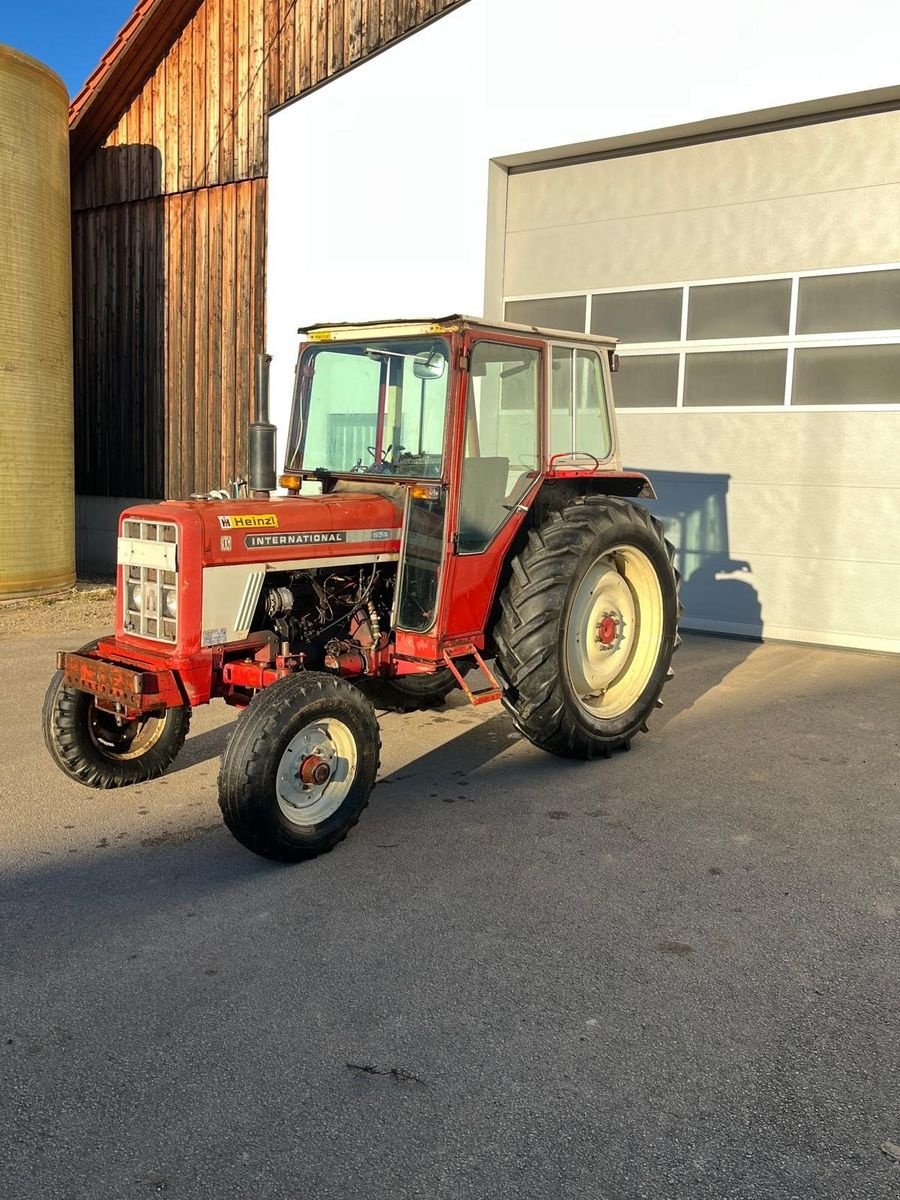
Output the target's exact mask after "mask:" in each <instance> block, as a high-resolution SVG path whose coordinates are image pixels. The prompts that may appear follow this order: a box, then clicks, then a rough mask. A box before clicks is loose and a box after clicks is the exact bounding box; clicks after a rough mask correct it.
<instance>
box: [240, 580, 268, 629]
mask: <svg viewBox="0 0 900 1200" xmlns="http://www.w3.org/2000/svg"><path fill="white" fill-rule="evenodd" d="M265 577H266V573H265V571H253V572H252V574H250V575H248V576H247V586H246V587H245V588H244V594H243V596H242V597H241V603H240V606H239V607H238V611H237V616H236V617H235V619H234V630H235V634H236V635H238V636H240V635H241V634H244V633H249V632H250V622H251V621H252V620H253V614H254V613H255V612H256V602H257V601H258V600H259V593H260V592H261V591H262V585H263V580H264V579H265Z"/></svg>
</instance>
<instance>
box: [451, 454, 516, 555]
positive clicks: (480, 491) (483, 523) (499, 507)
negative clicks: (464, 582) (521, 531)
mask: <svg viewBox="0 0 900 1200" xmlns="http://www.w3.org/2000/svg"><path fill="white" fill-rule="evenodd" d="M508 481H509V459H508V458H500V457H496V458H467V459H465V460H464V462H463V473H462V502H461V504H460V509H459V548H460V550H461V551H462V552H463V553H467V552H468V553H472V552H478V551H479V550H484V548H485V547H486V546H487V544H488V542H489V541H490V540H491V537H492V536H493V534H494V531H495V530H496V529H497V528H499V526H500V524H501V523H502V522H503V520H504V518H505V517H506V516H507V515H508V514H507V512H506V509H505V508H504V507H503V504H504V502H505V500H506V489H507V485H508Z"/></svg>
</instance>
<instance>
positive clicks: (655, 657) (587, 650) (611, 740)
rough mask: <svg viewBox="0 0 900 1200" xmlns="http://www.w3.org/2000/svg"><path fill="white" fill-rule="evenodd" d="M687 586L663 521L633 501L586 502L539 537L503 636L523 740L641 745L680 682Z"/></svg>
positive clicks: (581, 752)
mask: <svg viewBox="0 0 900 1200" xmlns="http://www.w3.org/2000/svg"><path fill="white" fill-rule="evenodd" d="M678 582H679V580H678V573H677V571H676V570H675V566H674V550H673V549H672V546H671V545H670V544H669V542H667V541H666V539H665V536H664V534H663V529H662V525H661V523H660V522H659V521H658V520H656V518H655V517H652V516H651V515H650V514H649V513H648V512H647V511H646V509H644V508H642V507H640V506H639V505H637V504H633V503H632V502H631V501H628V500H623V499H620V498H618V497H615V496H596V497H594V496H588V497H584V498H582V499H580V500H578V501H576V502H575V503H574V504H570V505H568V506H567V507H566V508H565V509H563V511H562V512H559V513H553V514H552V515H551V516H550V518H549V519H548V520H547V522H546V523H545V524H544V525H543V526H542V527H541V528H540V529H539V530H535V531H533V532H532V533H531V534H530V535H529V540H528V544H527V545H526V547H525V549H524V550H523V551H522V553H521V554H520V555H519V556H518V558H517V559H516V560H515V561H514V563H513V571H512V577H511V580H510V583H509V585H508V587H507V589H506V591H505V593H504V595H503V597H502V616H501V619H500V622H499V624H498V627H497V629H496V631H495V638H496V642H497V650H498V653H497V664H498V666H499V668H500V671H501V673H502V674H503V676H504V677H505V679H506V681H507V684H508V687H507V690H506V693H505V696H504V701H505V703H506V705H507V707H508V708H509V709H510V710H511V711H512V713H513V716H514V718H515V722H516V726H517V728H518V729H519V730H520V732H522V733H523V734H524V735H525V736H526V737H527V738H528V739H529V740H530V741H532V742H533V743H534V744H535V745H536V746H539V747H541V748H542V749H544V750H549V751H550V752H551V753H553V754H559V755H563V756H565V757H570V758H592V757H594V755H596V754H603V755H608V754H610V753H611V752H612V750H614V749H616V748H618V747H624V748H627V747H628V746H630V744H631V739H632V738H633V737H634V735H635V734H636V733H637V732H638V731H639V730H641V729H644V728H645V727H646V722H647V719H648V717H649V715H650V714H651V713H652V711H653V709H654V707H656V705H657V704H658V702H659V694H660V692H661V691H662V688H663V685H664V684H665V682H666V680H667V678H668V677H669V675H670V673H671V672H670V670H669V664H670V661H671V658H672V653H673V651H674V650H675V648H676V647H677V645H678V640H679V639H678V628H677V627H678V616H679V612H680V608H679V603H678Z"/></svg>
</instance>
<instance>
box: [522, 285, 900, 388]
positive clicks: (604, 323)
mask: <svg viewBox="0 0 900 1200" xmlns="http://www.w3.org/2000/svg"><path fill="white" fill-rule="evenodd" d="M584 301H585V297H584V296H583V295H580V294H579V295H577V296H546V297H535V296H530V297H516V298H512V297H511V298H510V299H509V301H507V305H506V314H507V317H508V318H509V319H520V318H521V315H522V314H523V313H525V312H526V311H534V312H538V311H539V307H534V306H541V305H553V304H556V305H562V304H565V305H570V306H573V307H571V308H570V309H568V310H567V311H568V314H569V318H570V319H571V320H574V319H575V315H576V312H578V311H581V305H582V302H584ZM523 305H527V306H531V307H530V308H529V309H525V308H523V307H522V306H523ZM544 311H546V312H547V313H548V315H549V313H550V312H551V311H552V310H550V309H547V310H544ZM559 311H562V310H561V309H560V310H559ZM583 328H584V329H586V330H588V331H590V332H593V333H605V334H611V335H613V336H614V337H618V338H619V339H620V346H619V354H620V359H621V370H620V374H619V375H618V376H617V378H616V388H615V394H616V405H617V407H619V408H622V409H639V410H652V409H661V408H677V409H683V408H689V409H691V410H696V409H736V408H768V409H771V408H786V407H797V408H803V409H806V410H809V409H810V408H814V407H816V406H817V405H818V406H821V407H823V408H831V409H833V408H835V407H838V406H840V407H845V408H884V407H890V408H900V264H896V263H891V264H886V265H879V266H878V267H865V268H858V267H847V268H844V269H841V270H828V271H797V272H794V273H792V274H785V275H778V276H767V277H765V278H755V279H725V280H715V281H707V280H696V281H693V282H686V283H678V284H673V283H666V284H660V285H649V286H646V287H639V288H627V289H626V288H619V289H616V290H613V291H605V292H604V291H595V292H592V293H589V294H588V295H587V297H586V303H585V304H584V325H583Z"/></svg>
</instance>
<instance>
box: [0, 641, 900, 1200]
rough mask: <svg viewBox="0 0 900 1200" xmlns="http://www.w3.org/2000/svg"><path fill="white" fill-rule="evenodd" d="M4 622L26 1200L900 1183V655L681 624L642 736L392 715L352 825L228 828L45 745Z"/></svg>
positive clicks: (18, 1158) (10, 878)
mask: <svg viewBox="0 0 900 1200" xmlns="http://www.w3.org/2000/svg"><path fill="white" fill-rule="evenodd" d="M86 640H87V636H84V637H75V638H72V637H71V636H69V637H67V638H58V637H44V636H41V637H31V638H23V639H21V640H16V641H3V642H0V766H2V773H0V812H2V822H0V1080H2V1086H0V1195H2V1197H3V1200H57V1198H65V1200H69V1198H71V1200H143V1198H145V1197H155V1196H160V1195H164V1196H166V1197H167V1198H171V1200H176V1198H178V1200H181V1198H191V1200H194V1198H196V1200H205V1198H207V1197H209V1198H210V1200H230V1198H232V1197H234V1198H244V1197H247V1198H252V1200H275V1198H282V1197H284V1198H291V1200H294V1198H298V1200H300V1198H303V1200H305V1198H307V1197H308V1198H310V1200H331V1198H334V1200H354V1198H356V1197H364V1198H366V1200H381V1198H382V1197H383V1198H385V1200H387V1198H390V1200H408V1198H409V1200H411V1198H413V1197H415V1198H422V1200H469V1198H472V1200H483V1198H491V1200H493V1198H497V1200H503V1198H506V1197H510V1198H513V1197H515V1198H520V1197H521V1198H532V1197H534V1198H544V1197H554V1198H556V1197H563V1198H566V1200H569V1198H572V1200H575V1198H578V1200H582V1198H584V1200H638V1198H641V1200H644V1198H646V1200H681V1198H685V1200H688V1198H689V1200H707V1198H710V1200H724V1198H726V1197H728V1198H731V1197H734V1198H736V1200H755V1198H763V1197H764V1198H767V1200H768V1198H771V1200H791V1198H793V1197H796V1198H798V1200H799V1198H802V1200H817V1198H825V1197H828V1198H829V1200H831V1198H833V1200H857V1198H858V1200H887V1198H889V1197H890V1198H892V1200H896V1198H897V1197H898V1196H900V1163H897V1162H895V1161H893V1160H892V1159H891V1158H890V1157H889V1155H888V1154H886V1153H885V1152H883V1151H882V1150H881V1149H880V1147H881V1145H882V1143H895V1144H896V1143H900V983H898V980H900V816H898V814H900V805H898V792H900V786H898V778H900V771H898V768H900V659H897V658H888V657H878V656H875V655H865V654H855V653H851V652H841V651H827V650H819V649H813V648H809V647H795V646H788V645H777V644H767V645H756V644H753V643H744V642H736V641H726V640H722V639H715V638H701V637H691V638H688V639H687V640H686V642H685V644H684V646H683V647H682V649H681V650H680V651H679V654H678V656H677V659H676V668H677V674H676V677H675V680H674V681H673V682H672V683H671V684H670V685H669V686H668V688H667V695H666V707H665V708H664V709H663V710H662V711H661V712H660V713H658V714H657V716H656V718H655V719H654V720H653V722H652V725H651V732H650V734H649V735H646V736H642V737H640V738H639V739H638V740H637V741H636V742H635V744H634V747H633V749H632V751H631V752H630V753H621V754H617V755H615V756H614V757H613V758H612V759H611V760H609V761H608V762H599V763H593V764H574V763H568V762H562V761H559V760H554V759H553V758H550V757H548V756H546V755H544V754H542V753H541V752H539V751H537V750H535V749H534V748H532V747H531V746H529V745H528V744H526V743H524V742H523V741H521V740H520V739H519V738H517V737H516V735H515V734H514V732H513V729H512V725H511V723H510V721H509V719H508V717H507V716H506V715H505V714H504V713H503V712H502V711H501V710H500V708H499V706H497V705H491V706H484V707H482V708H480V709H475V708H472V707H470V706H467V705H466V704H465V703H464V702H463V699H462V697H461V696H454V697H453V698H451V700H450V702H449V703H448V705H447V706H446V708H444V709H441V710H436V711H433V712H426V713H421V714H415V715H412V716H407V717H401V716H397V715H388V716H385V717H384V719H383V722H382V727H383V733H384V743H385V747H384V756H383V766H382V772H381V776H380V782H379V784H378V786H377V788H376V790H375V792H374V794H373V797H372V802H371V805H370V807H369V809H368V810H367V812H366V813H365V814H364V816H363V820H362V822H361V824H360V825H359V826H358V828H357V829H356V830H355V831H354V832H353V833H352V834H351V836H350V838H349V839H348V840H347V841H346V842H345V843H343V845H341V846H339V847H338V848H337V850H335V851H334V852H333V853H332V854H329V855H326V856H325V857H323V858H320V859H317V860H316V861H314V862H311V863H307V864H303V865H299V866H290V867H285V866H279V865H275V864H272V863H268V862H265V861H263V860H261V859H257V858H254V857H253V856H252V855H250V854H249V853H247V852H246V851H245V850H243V849H242V848H241V847H240V846H239V845H238V844H237V843H236V842H235V841H234V840H233V839H232V838H231V837H230V835H229V834H228V833H227V831H226V830H225V828H224V827H223V826H222V824H221V821H220V817H219V810H218V805H217V801H216V773H217V767H218V755H219V754H220V753H221V750H222V747H223V745H224V741H225V738H226V736H227V732H228V728H229V726H230V724H231V722H232V721H233V719H234V717H233V713H232V712H230V711H229V710H227V709H224V707H219V706H212V707H210V708H208V709H205V710H200V711H199V712H198V713H196V714H195V722H194V731H193V733H192V735H191V737H190V738H189V740H188V743H187V746H186V747H185V750H184V752H183V755H182V757H181V759H180V760H179V761H178V762H177V763H176V764H175V766H174V767H173V769H172V770H171V771H170V773H169V774H168V775H166V776H165V777H163V778H162V779H160V780H157V781H155V782H154V783H152V784H148V785H144V786H141V787H136V788H133V789H130V790H125V791H119V792H93V791H90V790H88V789H84V788H82V787H80V786H78V785H77V784H74V783H70V782H69V781H67V780H66V779H65V778H64V777H63V776H62V775H61V774H60V773H59V772H58V771H57V770H56V768H55V767H54V766H53V765H52V764H51V762H50V761H49V759H48V757H47V755H46V753H45V751H44V748H43V744H42V741H41V734H40V720H39V718H40V704H41V698H42V693H43V689H44V687H45V686H46V682H47V680H48V678H49V676H50V673H51V671H52V668H53V651H54V649H55V648H56V646H57V643H58V642H59V641H62V643H63V644H64V645H66V644H70V645H74V644H76V643H79V642H81V641H86Z"/></svg>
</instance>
